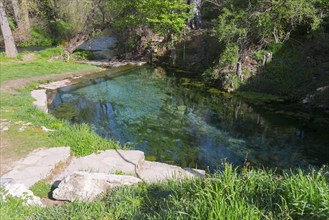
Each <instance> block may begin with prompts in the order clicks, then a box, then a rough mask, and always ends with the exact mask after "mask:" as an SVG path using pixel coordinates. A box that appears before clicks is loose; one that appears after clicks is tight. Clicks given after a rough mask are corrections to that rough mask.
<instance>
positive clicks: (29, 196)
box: [0, 178, 43, 206]
mask: <svg viewBox="0 0 329 220" xmlns="http://www.w3.org/2000/svg"><path fill="white" fill-rule="evenodd" d="M0 187H2V188H3V189H4V193H3V194H2V193H1V194H0V196H1V197H0V199H3V200H6V199H7V196H8V195H11V196H14V197H19V198H21V199H23V200H24V204H25V205H39V206H43V204H42V202H41V199H40V198H39V197H37V196H34V194H33V192H32V191H31V190H28V189H27V188H26V186H24V185H23V184H20V183H14V181H13V180H12V179H4V178H1V179H0Z"/></svg>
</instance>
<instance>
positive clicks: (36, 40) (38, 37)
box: [18, 27, 54, 47]
mask: <svg viewBox="0 0 329 220" xmlns="http://www.w3.org/2000/svg"><path fill="white" fill-rule="evenodd" d="M30 33H31V38H30V39H29V40H27V41H23V42H20V43H19V44H18V46H19V47H31V46H43V47H49V46H52V45H53V44H54V39H53V37H52V36H51V35H50V34H49V33H48V32H47V31H45V30H42V29H39V28H37V27H33V28H32V29H31V32H30Z"/></svg>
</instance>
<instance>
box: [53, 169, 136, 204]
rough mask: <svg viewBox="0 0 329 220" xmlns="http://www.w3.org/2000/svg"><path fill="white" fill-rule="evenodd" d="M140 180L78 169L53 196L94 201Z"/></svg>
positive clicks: (60, 198)
mask: <svg viewBox="0 0 329 220" xmlns="http://www.w3.org/2000/svg"><path fill="white" fill-rule="evenodd" d="M140 182H141V180H140V179H138V178H136V177H134V176H127V175H111V174H106V173H89V172H79V171H77V172H74V173H72V174H70V175H68V176H66V177H65V178H64V179H63V180H62V181H61V182H60V184H59V185H58V188H56V189H55V190H54V191H53V198H54V199H56V200H65V201H75V200H79V201H92V200H94V199H95V198H97V197H98V196H100V195H102V194H104V193H105V192H106V191H108V190H110V189H113V188H115V187H118V186H125V185H134V184H138V183H140Z"/></svg>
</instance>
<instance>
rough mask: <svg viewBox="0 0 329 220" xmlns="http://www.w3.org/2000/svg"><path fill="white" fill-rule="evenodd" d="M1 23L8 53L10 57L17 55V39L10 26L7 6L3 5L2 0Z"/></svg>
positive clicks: (0, 9) (0, 3) (0, 8)
mask: <svg viewBox="0 0 329 220" xmlns="http://www.w3.org/2000/svg"><path fill="white" fill-rule="evenodd" d="M0 25H1V32H2V36H3V39H4V42H5V51H6V55H7V56H8V57H17V55H18V54H17V49H16V45H15V41H14V38H13V34H12V32H11V29H10V27H9V23H8V20H7V15H6V11H5V8H4V7H3V3H2V0H0Z"/></svg>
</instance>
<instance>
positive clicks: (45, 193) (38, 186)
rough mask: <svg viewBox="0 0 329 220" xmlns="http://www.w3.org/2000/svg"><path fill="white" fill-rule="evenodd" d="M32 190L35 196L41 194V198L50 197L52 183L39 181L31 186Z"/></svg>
mask: <svg viewBox="0 0 329 220" xmlns="http://www.w3.org/2000/svg"><path fill="white" fill-rule="evenodd" d="M31 191H32V192H33V194H34V195H35V196H39V197H40V198H50V197H51V196H50V193H51V191H52V185H51V184H49V183H44V182H42V181H39V182H37V183H35V184H34V185H33V186H32V187H31Z"/></svg>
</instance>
